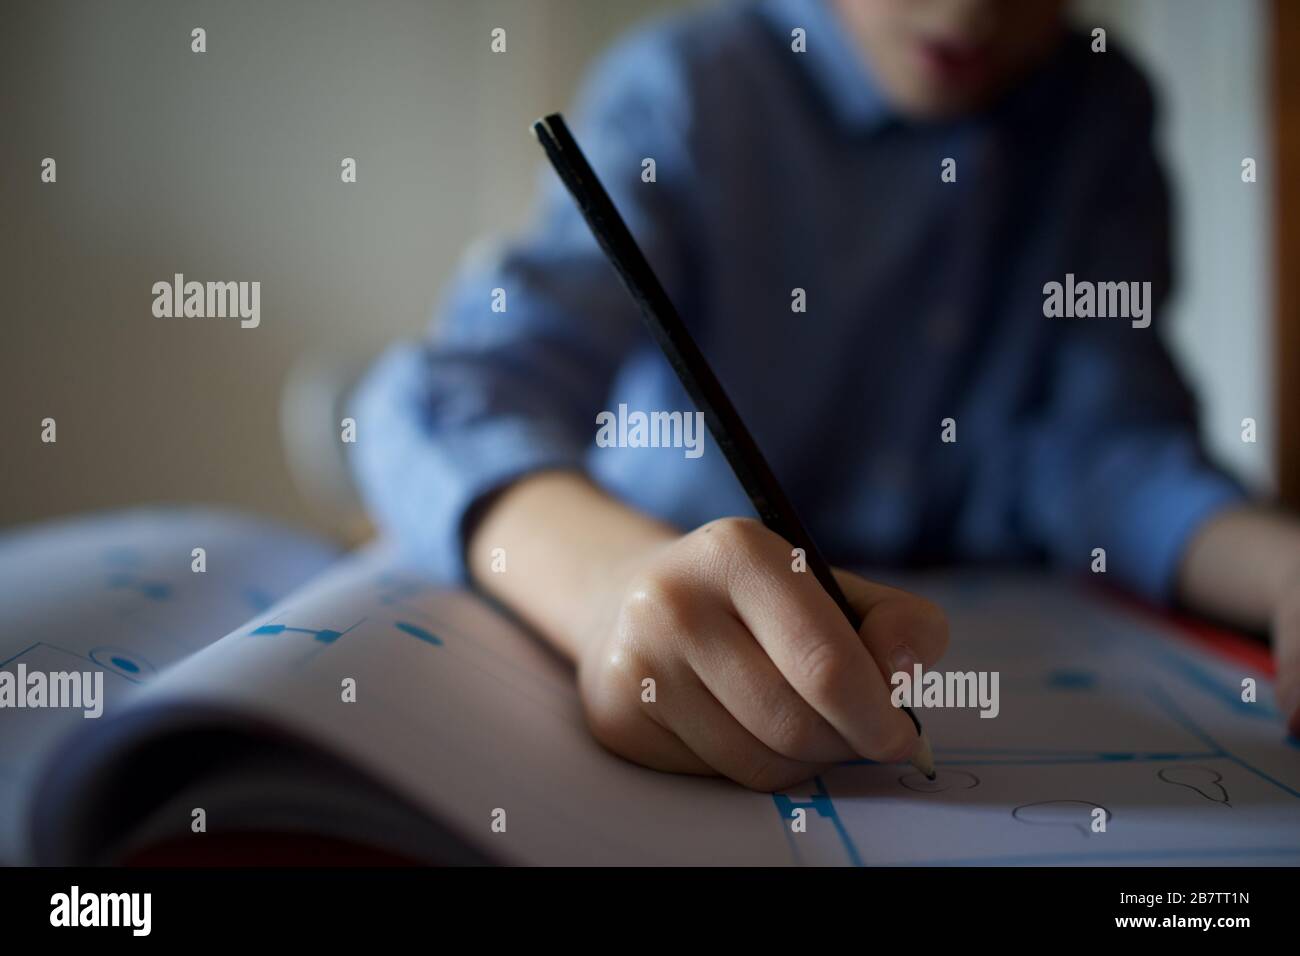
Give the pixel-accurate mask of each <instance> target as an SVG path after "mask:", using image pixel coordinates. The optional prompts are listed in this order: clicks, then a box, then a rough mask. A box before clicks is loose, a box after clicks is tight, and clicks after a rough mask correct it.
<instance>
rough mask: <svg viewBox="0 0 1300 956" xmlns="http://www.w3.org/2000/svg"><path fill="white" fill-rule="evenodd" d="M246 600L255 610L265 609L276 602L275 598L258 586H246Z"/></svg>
mask: <svg viewBox="0 0 1300 956" xmlns="http://www.w3.org/2000/svg"><path fill="white" fill-rule="evenodd" d="M244 600H245V601H247V602H248V603H249V605H250V606H251V607H252V608H253V610H255V611H265V610H266V609H267V608H268V607H270V606H271V605H272V604H274V603H275V598H273V597H272V596H271V595H269V594H267V593H266V592H265V591H262V590H259V589H258V588H246V589H245V590H244Z"/></svg>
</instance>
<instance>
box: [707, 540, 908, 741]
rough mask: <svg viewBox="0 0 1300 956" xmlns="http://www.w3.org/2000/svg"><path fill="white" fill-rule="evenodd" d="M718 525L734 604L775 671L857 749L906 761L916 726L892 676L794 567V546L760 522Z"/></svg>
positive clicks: (826, 597) (721, 554)
mask: <svg viewBox="0 0 1300 956" xmlns="http://www.w3.org/2000/svg"><path fill="white" fill-rule="evenodd" d="M715 525H722V523H721V522H715ZM719 531H720V532H721V534H720V536H719V537H718V538H716V539H715V546H716V547H717V548H718V560H719V561H724V560H725V561H728V562H729V563H730V568H729V573H727V574H726V575H725V577H724V578H723V580H725V581H726V586H727V587H728V589H729V597H730V599H731V604H732V607H733V608H734V609H735V613H736V616H737V617H739V618H740V620H741V622H742V623H743V624H744V625H745V627H747V628H748V629H749V632H750V633H751V634H753V635H754V637H755V639H756V640H757V641H758V643H759V644H760V645H761V646H762V648H763V650H764V651H765V652H766V653H767V656H768V657H769V658H770V659H771V660H772V663H773V664H775V665H776V668H777V670H779V671H780V672H781V674H782V675H783V676H784V677H785V679H786V680H787V681H788V682H789V683H790V685H791V686H792V687H793V688H794V689H795V691H796V692H797V693H798V694H799V696H800V697H802V698H803V699H804V700H805V701H807V702H808V704H809V705H810V706H811V707H812V708H813V709H814V710H816V711H817V712H818V713H819V714H821V715H822V716H823V717H824V718H826V721H827V722H828V723H829V724H830V725H831V726H832V727H834V728H835V730H836V731H837V732H838V733H839V735H840V736H841V737H843V738H844V740H845V741H847V742H848V744H849V746H851V747H852V748H853V750H854V752H855V753H857V754H858V755H860V756H863V757H867V758H869V759H871V760H878V761H881V762H895V761H899V760H905V759H907V757H908V756H910V755H911V753H912V750H913V749H914V748H915V747H916V728H915V727H914V726H913V724H912V722H911V721H910V720H908V718H907V715H906V714H904V713H903V712H902V711H901V710H899V709H898V708H896V707H894V706H893V705H892V704H891V703H890V701H889V694H890V691H889V684H888V682H887V680H885V679H884V678H883V677H882V676H881V673H880V668H879V667H878V666H877V665H876V662H875V661H874V660H873V659H872V657H871V655H870V654H869V653H868V652H867V649H866V647H865V646H864V644H863V642H862V640H861V638H859V636H858V635H857V634H856V633H855V632H854V630H853V628H852V627H851V626H850V625H849V622H848V621H847V620H846V619H845V617H844V614H843V612H841V611H840V609H839V607H838V606H837V605H836V604H835V602H834V601H833V600H832V599H831V596H830V595H829V594H827V593H826V591H825V590H824V589H823V588H822V586H821V585H820V584H819V583H818V582H817V579H816V578H815V577H813V576H812V575H811V574H808V573H806V572H805V573H798V572H795V571H793V570H792V569H791V567H790V557H789V555H790V546H789V545H788V544H787V543H786V542H785V541H784V540H783V539H782V538H780V537H779V536H778V535H776V534H773V533H772V532H771V531H768V530H767V529H766V528H764V527H763V526H762V525H760V524H758V523H757V522H744V521H735V522H729V523H726V524H725V525H724V526H723V527H722V528H720V529H719Z"/></svg>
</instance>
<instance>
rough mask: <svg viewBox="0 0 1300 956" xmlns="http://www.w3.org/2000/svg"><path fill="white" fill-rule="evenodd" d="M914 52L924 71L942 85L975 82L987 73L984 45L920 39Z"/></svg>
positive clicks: (986, 48) (986, 54)
mask: <svg viewBox="0 0 1300 956" xmlns="http://www.w3.org/2000/svg"><path fill="white" fill-rule="evenodd" d="M917 51H918V55H919V57H920V59H921V62H922V64H923V65H924V67H925V69H926V70H927V71H928V72H929V73H930V74H931V75H932V76H934V77H935V78H936V79H938V80H940V81H942V82H944V83H970V82H975V81H978V80H980V79H982V78H983V77H984V75H985V74H986V73H987V71H988V67H989V51H988V46H987V45H986V44H983V43H963V42H960V41H955V40H941V39H925V38H922V39H921V40H920V41H919V42H918V43H917Z"/></svg>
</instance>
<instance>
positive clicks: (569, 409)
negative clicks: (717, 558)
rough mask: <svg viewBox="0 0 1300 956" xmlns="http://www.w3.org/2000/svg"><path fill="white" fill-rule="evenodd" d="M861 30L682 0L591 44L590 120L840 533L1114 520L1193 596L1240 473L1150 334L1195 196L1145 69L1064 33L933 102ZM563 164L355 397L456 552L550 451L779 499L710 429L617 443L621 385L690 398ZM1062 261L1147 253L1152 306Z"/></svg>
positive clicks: (389, 468)
mask: <svg viewBox="0 0 1300 956" xmlns="http://www.w3.org/2000/svg"><path fill="white" fill-rule="evenodd" d="M795 27H802V28H803V29H804V30H805V31H806V46H807V49H806V52H803V53H798V52H794V50H792V45H791V30H792V29H794V28H795ZM850 42H851V41H850V40H849V39H848V38H847V36H846V35H845V32H844V30H843V29H842V28H841V27H840V26H839V24H838V23H837V22H836V20H835V19H834V14H833V12H832V11H831V10H830V9H828V8H827V7H826V6H825V5H824V4H823V3H822V2H808V0H764V2H759V3H755V4H728V5H724V6H721V7H715V8H711V9H708V10H706V11H703V12H696V13H692V14H689V15H687V16H684V17H679V18H676V19H671V20H667V21H663V22H660V23H658V24H656V25H653V26H651V27H649V28H645V29H643V30H641V31H639V32H637V33H635V34H634V35H632V36H631V37H630V38H628V39H626V40H624V41H622V42H621V43H620V44H618V45H617V46H616V47H615V48H614V49H612V50H611V51H610V52H609V53H608V54H607V55H606V56H605V57H604V58H603V60H602V61H601V62H600V63H599V64H598V65H597V67H596V68H595V69H594V71H593V72H592V73H591V75H590V77H589V79H588V82H587V83H586V85H585V88H584V92H583V93H582V95H581V98H580V102H579V104H578V107H579V108H578V110H577V114H576V115H577V119H578V122H576V123H575V135H576V136H577V138H578V141H579V142H580V143H581V144H582V146H583V148H584V150H585V151H586V152H587V154H588V158H589V159H590V160H591V163H592V166H593V167H594V168H595V170H596V172H597V173H598V174H599V175H600V177H601V178H602V180H603V181H604V183H605V185H606V188H607V189H608V190H609V192H610V194H611V195H612V197H613V199H614V201H615V203H616V204H617V206H618V207H619V209H620V210H621V211H622V213H623V216H624V218H625V219H626V220H627V222H628V225H629V227H630V229H631V231H632V233H633V235H634V236H635V237H636V238H637V240H638V242H639V243H640V245H641V246H642V248H643V249H644V251H645V253H646V255H647V257H648V258H649V260H650V262H651V264H652V265H653V267H654V268H655V270H656V271H657V272H658V274H659V276H660V278H661V279H662V280H663V282H664V284H665V286H666V288H667V289H668V292H669V294H670V295H671V296H672V298H673V300H674V302H675V303H676V305H677V307H678V310H679V311H680V312H681V314H682V315H683V317H684V319H685V321H686V323H687V325H688V326H689V327H690V329H691V330H692V333H693V334H694V335H695V337H696V339H697V341H698V342H699V344H700V347H701V348H702V350H703V351H704V354H705V355H706V356H707V357H708V359H709V361H710V362H711V364H712V365H713V367H714V370H715V371H716V373H717V375H718V377H719V378H720V379H721V381H722V383H723V385H724V387H725V388H726V389H727V391H728V393H729V394H730V396H731V398H732V400H733V402H734V403H735V405H736V407H737V409H738V410H739V412H740V414H741V416H742V417H743V418H744V420H745V421H746V422H747V423H748V425H749V427H750V429H751V431H752V432H753V433H754V436H755V438H756V439H757V440H758V443H759V445H760V447H761V448H762V449H763V451H764V452H765V453H766V455H767V457H768V460H769V462H770V463H771V465H772V467H773V470H774V471H775V472H776V474H777V476H778V478H779V479H780V481H781V482H782V484H783V485H784V486H785V488H786V491H787V493H788V494H789V496H790V498H791V499H792V500H793V502H794V504H795V506H796V508H797V509H798V510H799V511H800V513H801V515H802V517H803V519H804V521H805V523H806V524H807V525H808V526H809V528H810V530H811V531H812V533H813V535H814V536H815V538H816V539H817V540H818V542H819V543H820V544H821V546H822V549H823V550H824V551H825V552H826V554H827V556H828V558H830V559H831V560H832V561H833V562H835V563H836V564H839V565H847V566H853V565H862V564H887V563H893V564H905V563H916V562H934V561H994V560H998V561H1001V560H1023V559H1034V558H1046V559H1048V560H1050V561H1052V562H1054V563H1056V564H1058V565H1061V566H1065V567H1070V568H1077V569H1086V568H1088V567H1089V566H1090V564H1091V562H1092V560H1093V549H1095V548H1104V549H1105V551H1106V562H1107V570H1108V573H1109V576H1110V577H1111V578H1112V579H1115V578H1118V579H1119V580H1121V581H1122V582H1124V583H1126V584H1128V585H1129V586H1130V587H1132V588H1134V589H1136V590H1138V591H1140V592H1141V593H1143V594H1146V595H1147V596H1150V597H1153V598H1156V599H1167V598H1169V597H1170V596H1171V591H1172V587H1173V583H1174V578H1175V575H1176V568H1177V563H1178V559H1179V556H1180V554H1181V552H1182V550H1183V547H1184V545H1185V543H1186V542H1187V540H1188V537H1189V535H1190V534H1191V533H1192V532H1193V531H1194V530H1195V529H1196V527H1197V526H1198V525H1199V524H1200V523H1201V522H1202V521H1203V520H1205V519H1206V518H1207V517H1208V516H1209V515H1211V514H1212V513H1213V512H1214V511H1216V510H1217V509H1219V508H1222V507H1224V506H1225V505H1227V504H1229V503H1232V502H1236V501H1238V500H1240V499H1241V498H1242V497H1243V492H1242V490H1241V488H1240V487H1239V486H1238V485H1237V484H1236V483H1235V482H1233V481H1232V480H1231V479H1229V478H1228V477H1226V476H1225V475H1223V474H1222V473H1221V472H1219V471H1217V470H1216V469H1214V468H1213V467H1212V466H1211V465H1210V464H1208V463H1207V461H1206V460H1205V458H1204V456H1203V454H1202V450H1201V448H1200V446H1199V445H1198V441H1197V435H1196V423H1195V409H1194V402H1193V398H1192V396H1191V394H1190V393H1189V391H1188V389H1187V388H1186V387H1185V385H1184V383H1183V382H1182V380H1181V379H1180V377H1179V375H1178V373H1177V372H1176V370H1175V368H1174V366H1173V364H1172V363H1171V361H1170V357H1169V355H1168V354H1167V353H1166V351H1165V349H1164V347H1163V346H1162V345H1161V342H1160V339H1159V338H1158V337H1157V334H1156V331H1157V327H1158V326H1159V325H1160V316H1159V303H1161V302H1163V300H1164V299H1165V298H1166V297H1167V292H1168V289H1169V283H1170V274H1169V273H1170V263H1169V235H1168V229H1169V225H1168V200H1167V194H1166V186H1165V181H1164V178H1163V176H1162V174H1161V171H1160V169H1159V167H1158V164H1157V161H1156V158H1155V156H1154V152H1153V148H1152V144H1151V131H1152V122H1153V103H1152V97H1151V94H1150V91H1149V89H1148V87H1147V85H1146V83H1145V82H1144V80H1143V79H1142V77H1141V76H1140V75H1139V73H1138V72H1137V71H1136V69H1135V68H1134V67H1133V66H1132V64H1131V63H1130V62H1129V61H1128V60H1127V59H1125V58H1124V56H1123V54H1122V53H1119V52H1117V51H1115V49H1114V48H1113V46H1112V48H1111V50H1110V51H1109V52H1107V53H1105V54H1093V53H1091V52H1090V50H1089V49H1088V43H1087V38H1086V37H1083V36H1080V35H1075V34H1064V35H1063V36H1062V39H1061V42H1060V44H1059V46H1058V48H1057V49H1056V51H1055V53H1054V55H1053V56H1052V57H1051V58H1050V60H1049V61H1048V62H1046V63H1045V64H1044V65H1042V66H1041V67H1040V68H1038V69H1036V70H1035V71H1034V72H1033V73H1032V74H1031V75H1030V76H1028V77H1027V78H1026V79H1025V80H1024V81H1023V82H1022V83H1021V84H1019V85H1018V86H1017V87H1016V88H1015V89H1014V90H1013V91H1011V92H1010V93H1009V94H1007V95H1006V96H1004V97H1002V98H1001V99H1000V100H999V101H998V102H997V103H996V104H994V105H993V106H992V107H990V108H989V109H987V110H985V111H983V112H981V113H979V114H978V115H973V116H970V117H966V118H963V119H961V120H958V121H953V122H946V123H920V122H913V121H909V120H907V119H905V118H903V117H900V116H898V115H896V114H894V113H893V112H892V111H891V109H890V106H889V104H888V102H887V101H886V99H885V98H884V97H883V96H882V94H881V93H880V92H879V89H878V87H877V85H876V83H875V82H874V81H873V79H872V77H871V75H870V70H869V66H868V65H867V64H866V63H865V62H864V61H863V60H862V59H861V58H860V56H859V54H858V53H857V51H856V50H855V49H854V48H853V47H852V46H851V45H850ZM519 148H520V149H532V148H534V147H533V146H532V145H531V144H530V143H529V142H528V141H527V139H526V138H521V140H520V146H519ZM646 158H652V159H653V160H654V161H655V169H654V181H652V182H647V181H644V179H643V170H644V169H645V167H644V166H643V160H644V159H646ZM949 158H951V159H954V160H955V161H956V167H955V169H956V182H944V181H943V179H942V177H941V172H942V169H943V163H944V160H945V159H949ZM543 182H544V186H543V194H542V198H541V204H540V209H539V211H538V215H537V217H536V221H535V223H534V225H533V227H532V228H531V230H530V231H529V232H528V233H527V234H526V235H524V236H521V237H519V238H518V239H516V240H515V241H513V242H511V243H509V244H508V245H506V246H504V247H503V248H502V249H501V250H500V253H499V254H498V255H496V256H495V257H493V258H492V259H491V261H480V262H478V263H475V264H472V265H469V266H467V267H466V268H465V269H464V271H463V272H462V274H461V275H460V276H459V278H458V279H457V281H456V282H455V284H454V286H453V287H452V288H451V290H450V292H449V295H448V296H447V298H446V301H445V303H444V305H443V306H442V308H441V310H440V316H439V318H438V319H437V320H436V321H435V323H434V328H433V331H432V332H431V333H430V336H429V338H428V340H427V341H425V342H422V343H418V344H413V343H404V344H400V345H398V346H396V347H395V348H393V349H392V350H391V351H390V352H389V353H388V354H386V355H385V356H384V357H383V358H382V359H381V360H380V361H379V363H378V365H377V366H376V367H375V368H374V369H373V370H372V372H371V373H370V375H369V376H368V378H367V380H366V381H365V382H364V383H363V386H362V388H361V391H360V393H359V395H358V396H357V406H356V417H357V419H358V435H359V440H358V443H357V445H356V446H355V451H354V463H355V467H356V471H357V474H358V476H359V479H360V484H361V487H362V489H363V495H364V497H365V498H366V500H367V503H368V505H369V507H370V509H371V511H372V513H373V514H374V516H375V517H376V519H377V520H378V522H379V523H380V524H381V525H382V526H383V527H384V528H386V529H387V531H388V532H389V533H391V534H392V535H393V536H394V537H395V538H396V539H397V540H398V541H399V542H401V543H402V544H403V545H404V546H405V547H406V549H407V550H408V551H409V552H410V553H411V556H412V557H413V558H414V559H415V560H417V561H419V562H420V563H422V564H423V565H425V566H426V567H427V568H429V569H430V570H431V571H433V572H434V573H435V574H436V575H438V576H439V577H441V578H442V579H444V580H446V581H448V582H459V581H463V580H464V579H465V574H466V572H465V566H464V534H465V531H466V527H465V524H466V522H465V519H466V516H467V514H470V513H471V509H472V507H473V505H474V504H475V503H476V502H478V501H480V500H482V499H483V498H484V496H486V495H488V494H489V493H490V492H492V491H494V490H496V489H499V488H501V487H503V486H504V485H506V484H507V483H509V482H511V481H513V480H515V479H518V478H519V477H521V476H523V475H526V474H529V473H531V472H535V471H538V470H540V469H547V468H556V467H560V468H574V469H583V470H585V471H586V472H587V473H588V474H590V475H591V476H592V477H593V478H594V479H595V480H596V481H597V482H598V483H600V484H601V485H603V486H604V487H605V488H607V489H608V490H609V491H610V492H612V493H613V494H615V495H616V496H618V497H620V498H622V499H624V500H626V501H627V502H630V503H631V504H632V505H634V506H636V507H638V508H640V509H643V510H645V511H647V512H650V513H652V514H654V515H657V516H659V517H661V518H664V519H666V520H668V521H670V522H673V523H675V524H676V525H678V526H680V527H681V528H683V529H689V528H692V527H695V526H698V525H699V524H701V523H704V522H706V521H709V520H711V519H713V518H716V517H719V516H723V515H752V514H753V510H752V508H751V507H750V505H749V503H748V501H747V499H746V497H745V495H744V493H743V491H742V490H741V488H740V486H739V484H738V483H737V481H736V480H735V478H734V477H733V476H732V474H731V472H730V470H729V468H728V466H727V463H726V460H725V459H724V458H723V456H722V454H721V453H720V451H719V450H718V448H717V447H716V446H715V445H714V444H713V442H712V440H711V439H709V440H707V441H706V443H705V445H704V452H703V454H702V455H701V456H700V457H697V458H693V457H688V456H687V455H686V454H685V453H684V451H683V449H681V448H671V447H669V448H663V447H661V448H648V447H637V448H633V447H599V446H597V445H596V442H595V439H596V435H597V431H598V426H597V416H598V414H599V413H601V412H602V411H605V412H614V413H617V412H618V408H619V406H620V404H625V405H626V406H627V408H628V410H630V411H642V412H646V413H649V412H652V411H675V410H676V411H689V410H690V409H692V407H693V406H692V405H691V403H690V401H689V399H688V398H687V396H686V395H685V394H684V392H683V391H682V389H681V387H680V386H679V384H678V382H677V380H676V378H675V376H674V375H673V372H672V371H671V369H670V368H669V366H668V364H667V363H666V361H665V360H664V359H663V358H662V356H661V354H660V353H659V351H658V349H657V348H656V346H655V345H654V343H653V342H652V341H651V339H650V337H649V335H648V333H646V332H645V331H644V329H643V327H642V324H641V320H640V317H639V315H638V313H637V311H636V308H635V306H634V305H633V304H632V302H631V300H630V299H629V297H628V295H627V293H626V292H625V291H624V289H623V288H622V287H621V285H620V284H619V283H618V281H617V279H616V277H615V275H614V272H613V270H612V269H611V267H610V265H609V264H608V263H607V261H606V259H605V257H604V256H603V254H602V253H601V252H600V250H599V248H598V247H597V245H596V243H595V241H594V240H593V239H592V237H591V235H590V234H589V232H588V230H587V227H586V225H585V224H584V223H583V221H582V220H581V218H580V217H579V215H578V213H577V211H576V209H575V207H574V205H573V203H572V201H571V200H570V198H569V197H568V195H567V193H565V192H564V191H563V189H562V187H560V185H559V183H558V181H556V179H555V177H554V175H553V174H552V173H551V172H550V170H549V169H547V170H545V174H544V175H543ZM1067 273H1072V274H1074V275H1075V276H1076V278H1077V279H1078V280H1090V281H1125V282H1129V281H1149V282H1151V283H1152V287H1151V288H1152V292H1153V296H1154V299H1155V302H1156V303H1157V307H1156V309H1155V312H1156V316H1155V321H1154V322H1153V323H1152V325H1151V326H1150V327H1148V328H1134V327H1133V324H1132V323H1131V322H1130V321H1129V320H1128V319H1125V318H1062V317H1051V318H1049V317H1046V316H1045V315H1044V285H1045V283H1048V282H1053V281H1055V282H1064V281H1065V276H1066V274H1067ZM800 289H801V290H803V296H804V304H805V308H806V311H795V310H794V306H796V305H797V303H798V293H797V292H796V291H795V290H800ZM494 290H501V292H495V291H494ZM502 293H504V296H503V295H502ZM503 305H504V311H499V310H500V309H501V308H502V306H503ZM494 306H495V308H494ZM947 419H952V422H953V425H951V426H950V427H949V428H948V429H947V437H949V438H952V437H954V433H955V438H956V440H955V441H944V440H943V439H944V437H945V428H944V424H945V420H947Z"/></svg>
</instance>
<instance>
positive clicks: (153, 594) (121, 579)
mask: <svg viewBox="0 0 1300 956" xmlns="http://www.w3.org/2000/svg"><path fill="white" fill-rule="evenodd" d="M108 586H109V587H110V588H125V589H130V590H134V591H138V592H139V593H140V594H142V595H144V596H145V597H147V598H148V599H149V600H151V601H165V600H167V599H168V598H169V597H171V594H172V587H171V585H170V584H164V583H163V582H161V581H141V580H140V579H139V578H137V577H135V575H132V574H124V573H121V572H119V573H117V574H110V575H109V576H108Z"/></svg>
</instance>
